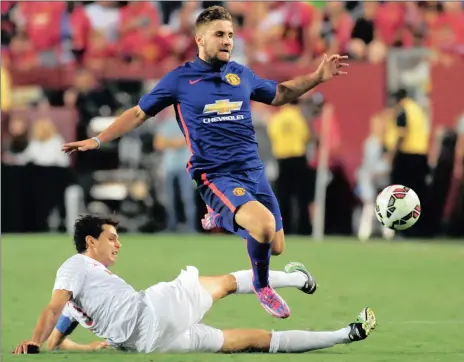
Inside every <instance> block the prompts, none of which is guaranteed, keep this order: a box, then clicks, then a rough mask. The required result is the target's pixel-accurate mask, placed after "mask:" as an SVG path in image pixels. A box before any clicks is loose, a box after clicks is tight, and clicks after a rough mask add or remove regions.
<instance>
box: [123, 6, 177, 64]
mask: <svg viewBox="0 0 464 362" xmlns="http://www.w3.org/2000/svg"><path fill="white" fill-rule="evenodd" d="M119 36H120V41H119V44H118V48H119V52H120V53H121V54H122V56H123V58H125V59H128V60H131V61H140V62H141V63H142V65H143V64H154V63H157V62H159V61H161V60H162V59H164V58H165V57H166V56H168V55H169V53H170V51H171V46H170V44H169V42H168V41H167V39H166V37H165V36H162V35H161V34H160V20H159V15H158V13H157V11H156V8H155V7H153V6H152V5H151V4H150V3H147V2H138V1H134V2H129V3H128V4H127V6H125V7H123V8H122V9H121V23H120V27H119Z"/></svg>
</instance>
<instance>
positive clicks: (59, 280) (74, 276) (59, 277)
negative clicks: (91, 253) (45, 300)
mask: <svg viewBox="0 0 464 362" xmlns="http://www.w3.org/2000/svg"><path fill="white" fill-rule="evenodd" d="M85 274H86V264H85V261H84V260H82V259H80V258H71V259H69V260H67V261H66V262H65V263H64V264H63V265H62V266H61V267H60V268H59V269H58V271H57V273H56V279H55V285H54V286H53V290H54V291H55V290H59V289H63V290H67V291H70V292H71V293H72V295H73V299H75V298H77V296H78V295H79V293H80V292H81V291H82V287H83V285H84V279H85Z"/></svg>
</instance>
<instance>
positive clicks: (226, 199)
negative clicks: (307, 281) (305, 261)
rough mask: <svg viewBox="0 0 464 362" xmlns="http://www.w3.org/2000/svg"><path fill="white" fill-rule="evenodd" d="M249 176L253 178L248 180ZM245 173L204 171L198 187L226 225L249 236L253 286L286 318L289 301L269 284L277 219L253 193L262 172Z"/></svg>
mask: <svg viewBox="0 0 464 362" xmlns="http://www.w3.org/2000/svg"><path fill="white" fill-rule="evenodd" d="M257 172H262V171H261V170H259V171H257ZM245 176H246V177H249V178H250V179H249V180H247V179H246V178H245ZM245 176H243V177H240V178H239V177H231V176H228V175H211V176H209V175H206V174H203V175H202V176H201V181H202V184H201V185H200V187H199V188H198V189H199V191H200V194H201V196H202V198H203V201H205V203H206V204H207V205H209V206H210V207H211V208H212V209H213V210H215V211H216V212H218V213H219V214H220V215H221V216H222V218H221V221H222V225H221V226H222V227H224V228H226V229H227V230H229V231H231V232H233V233H236V234H238V235H242V236H246V239H247V250H248V255H249V257H250V261H251V266H252V270H253V275H254V279H253V286H254V290H255V292H256V295H257V296H258V298H259V300H260V302H261V305H262V306H263V308H264V309H265V310H266V311H267V312H268V313H270V314H271V315H273V316H275V317H279V318H286V317H288V316H289V315H290V310H289V308H288V306H287V304H286V303H285V301H284V300H283V299H282V298H281V297H280V296H279V295H278V294H277V293H276V292H275V291H274V290H273V289H272V288H271V287H270V286H269V262H270V256H271V245H272V241H273V240H274V237H275V230H276V222H275V218H274V216H273V214H272V213H271V212H270V211H269V210H268V209H267V208H266V207H265V206H263V205H262V204H261V203H260V202H258V201H256V199H255V197H254V195H253V192H254V189H255V188H256V184H257V182H258V181H259V177H260V176H261V173H260V174H259V175H253V174H251V173H247V174H246V175H245ZM240 230H244V231H246V232H247V233H246V234H245V235H243V231H240Z"/></svg>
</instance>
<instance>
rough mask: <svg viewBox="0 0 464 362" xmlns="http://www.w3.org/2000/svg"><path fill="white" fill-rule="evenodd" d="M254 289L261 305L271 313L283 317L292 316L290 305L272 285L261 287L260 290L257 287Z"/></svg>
mask: <svg viewBox="0 0 464 362" xmlns="http://www.w3.org/2000/svg"><path fill="white" fill-rule="evenodd" d="M253 289H254V292H255V293H256V295H257V296H258V298H259V301H260V302H261V305H262V306H263V308H264V309H265V310H266V312H268V313H269V314H270V315H272V316H273V317H277V318H282V319H284V318H288V317H289V316H290V308H289V307H288V305H287V303H286V302H285V300H283V299H282V297H281V296H280V295H279V294H277V292H276V291H275V290H274V289H272V288H271V287H270V286H267V287H264V288H261V289H259V290H256V289H255V288H253Z"/></svg>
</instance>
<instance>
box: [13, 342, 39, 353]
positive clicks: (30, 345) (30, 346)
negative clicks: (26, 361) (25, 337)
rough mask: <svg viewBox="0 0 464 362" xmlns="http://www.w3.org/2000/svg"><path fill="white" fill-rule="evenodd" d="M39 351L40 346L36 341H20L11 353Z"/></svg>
mask: <svg viewBox="0 0 464 362" xmlns="http://www.w3.org/2000/svg"><path fill="white" fill-rule="evenodd" d="M39 352H40V346H39V345H38V344H37V343H34V342H31V341H22V342H21V343H20V344H18V346H17V347H16V349H15V350H14V351H13V354H34V353H39Z"/></svg>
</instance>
